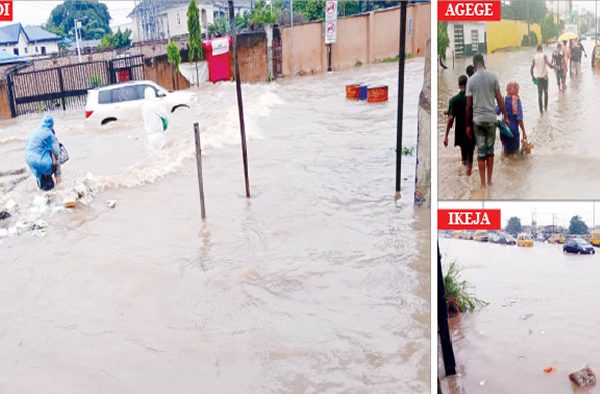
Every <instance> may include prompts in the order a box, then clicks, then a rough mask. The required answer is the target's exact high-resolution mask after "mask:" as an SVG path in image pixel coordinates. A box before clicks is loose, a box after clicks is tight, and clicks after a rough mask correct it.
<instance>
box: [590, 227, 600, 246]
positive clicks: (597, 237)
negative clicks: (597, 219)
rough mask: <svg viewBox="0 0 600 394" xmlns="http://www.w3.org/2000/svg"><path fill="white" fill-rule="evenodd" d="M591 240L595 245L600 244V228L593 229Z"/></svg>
mask: <svg viewBox="0 0 600 394" xmlns="http://www.w3.org/2000/svg"><path fill="white" fill-rule="evenodd" d="M589 242H590V243H591V244H592V245H594V246H600V230H592V234H591V235H590V241H589Z"/></svg>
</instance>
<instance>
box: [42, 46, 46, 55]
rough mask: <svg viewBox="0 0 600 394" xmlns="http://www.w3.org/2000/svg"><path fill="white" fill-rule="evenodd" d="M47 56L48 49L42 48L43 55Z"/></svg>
mask: <svg viewBox="0 0 600 394" xmlns="http://www.w3.org/2000/svg"><path fill="white" fill-rule="evenodd" d="M45 54H46V47H42V55H45Z"/></svg>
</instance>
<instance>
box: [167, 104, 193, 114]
mask: <svg viewBox="0 0 600 394" xmlns="http://www.w3.org/2000/svg"><path fill="white" fill-rule="evenodd" d="M179 108H187V109H189V108H190V106H189V105H187V104H178V105H176V106H174V107H173V108H171V113H173V112H175V110H177V109H179Z"/></svg>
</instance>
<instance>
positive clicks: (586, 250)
mask: <svg viewBox="0 0 600 394" xmlns="http://www.w3.org/2000/svg"><path fill="white" fill-rule="evenodd" d="M563 252H566V253H578V254H595V253H596V251H595V250H594V247H593V246H592V245H590V244H589V243H588V242H586V241H585V240H584V239H581V238H575V239H570V240H568V241H567V242H566V243H565V244H564V246H563Z"/></svg>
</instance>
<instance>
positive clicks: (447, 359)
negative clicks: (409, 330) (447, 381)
mask: <svg viewBox="0 0 600 394" xmlns="http://www.w3.org/2000/svg"><path fill="white" fill-rule="evenodd" d="M437 271H438V272H437V278H438V331H439V334H440V346H441V348H442V358H443V359H444V370H445V372H446V376H452V375H456V360H455V359H454V349H453V348H452V338H451V337H450V328H449V327H448V304H447V303H446V289H445V288H444V275H443V273H442V255H441V254H440V247H439V245H438V266H437Z"/></svg>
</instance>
